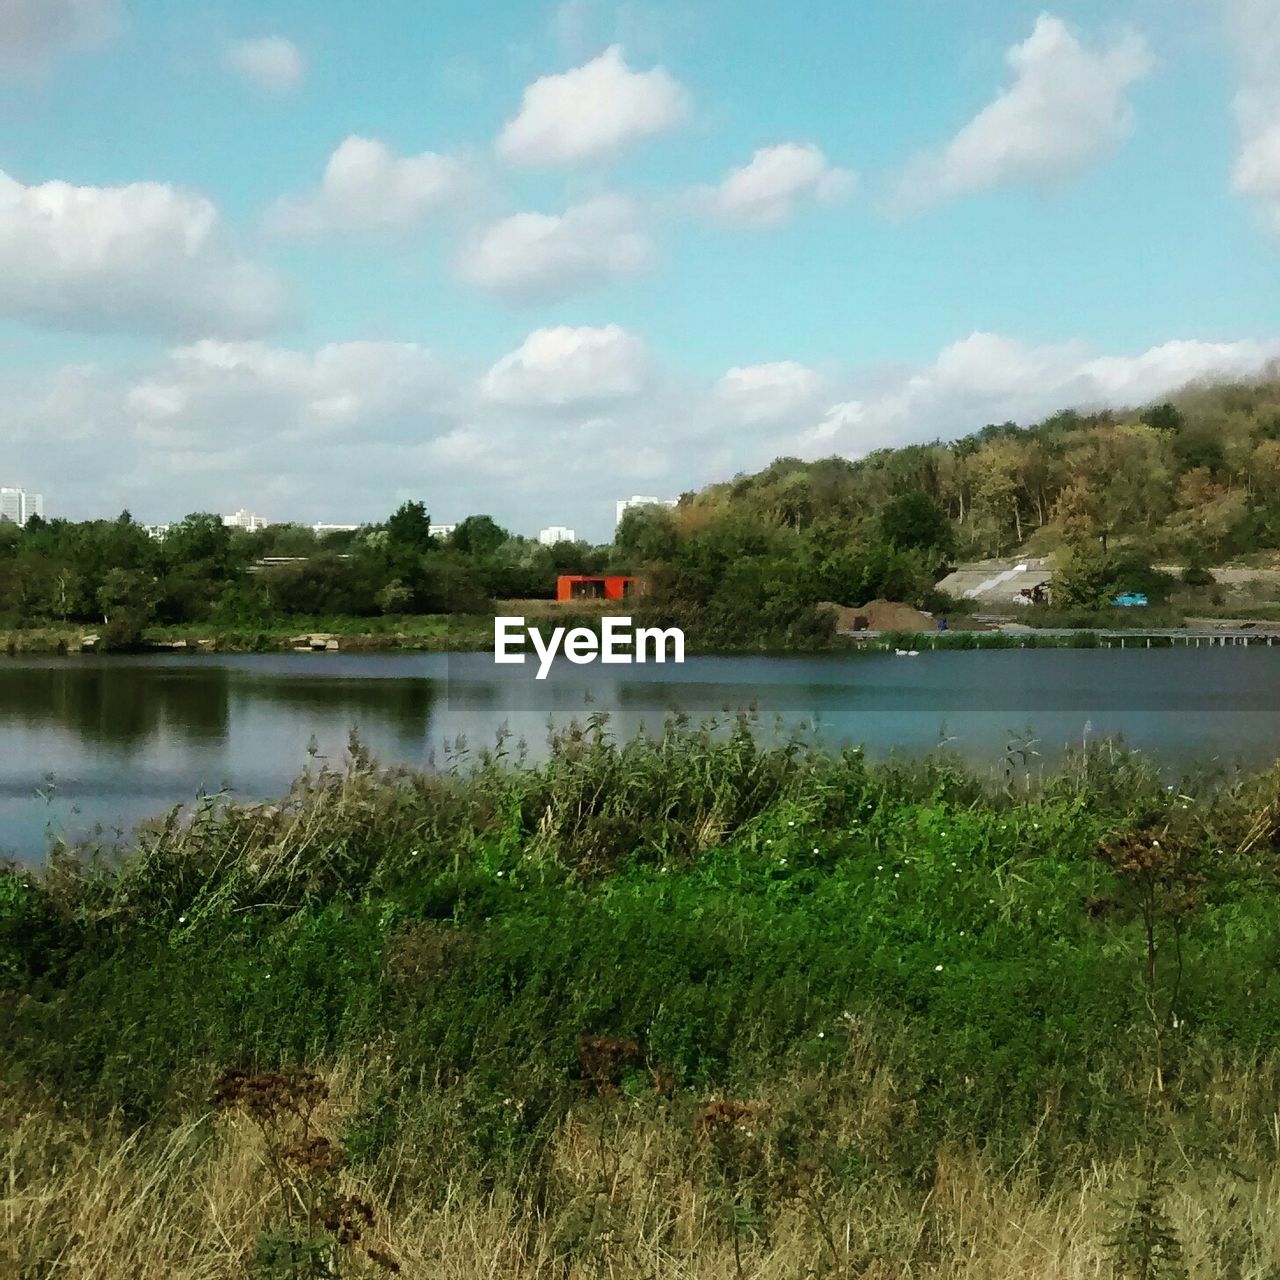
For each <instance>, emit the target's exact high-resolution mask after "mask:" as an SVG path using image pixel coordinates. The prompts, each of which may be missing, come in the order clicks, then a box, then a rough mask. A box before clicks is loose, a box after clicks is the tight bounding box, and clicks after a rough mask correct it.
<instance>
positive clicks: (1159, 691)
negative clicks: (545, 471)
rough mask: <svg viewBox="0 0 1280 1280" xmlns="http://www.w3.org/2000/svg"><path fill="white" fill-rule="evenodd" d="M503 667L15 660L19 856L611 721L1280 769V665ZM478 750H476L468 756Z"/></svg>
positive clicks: (982, 655)
mask: <svg viewBox="0 0 1280 1280" xmlns="http://www.w3.org/2000/svg"><path fill="white" fill-rule="evenodd" d="M532 674H533V668H532V667H529V666H526V667H495V665H494V663H493V660H492V657H491V655H489V654H485V653H478V654H412V655H403V654H395V655H392V654H378V655H369V654H359V655H356V654H340V653H339V654H281V655H244V656H198V657H197V656H185V655H183V656H178V655H175V656H172V657H156V656H146V657H136V658H129V657H118V658H109V657H75V658H60V659H59V658H49V659H40V658H30V659H28V658H3V659H0V853H3V854H8V855H16V856H17V857H19V858H20V859H22V860H34V859H36V858H38V857H39V856H41V854H42V853H43V851H44V850H45V849H46V848H47V847H48V842H49V839H50V838H51V837H55V836H56V837H65V838H72V839H78V838H81V837H83V836H85V835H86V834H89V833H92V832H94V831H95V830H97V831H99V832H101V833H102V838H105V839H107V840H108V841H110V840H113V839H115V838H117V835H118V833H124V832H127V831H128V830H129V829H131V828H132V827H133V826H134V825H135V824H136V823H137V822H139V821H141V820H142V819H144V818H147V817H151V816H154V815H156V814H158V813H161V812H163V811H165V810H166V809H168V808H170V807H171V806H173V805H175V804H179V803H184V802H187V801H190V800H191V799H192V798H194V797H195V796H196V795H197V794H198V793H200V792H204V793H212V792H222V791H225V792H228V793H231V794H233V795H236V796H239V797H242V798H267V797H271V796H275V795H279V794H281V793H282V792H283V791H284V790H285V789H286V788H287V787H288V785H289V782H290V780H291V779H292V778H293V777H294V776H296V774H297V773H298V772H299V771H300V770H302V769H303V768H304V767H305V766H306V765H307V764H308V761H309V760H316V759H318V758H320V759H323V760H326V761H328V762H331V763H334V764H340V763H341V762H342V760H343V758H344V755H345V752H346V747H347V743H348V741H349V737H350V734H351V733H352V732H353V731H354V732H356V733H358V735H359V737H360V739H361V741H362V742H363V743H364V744H365V745H366V746H367V747H368V748H369V749H370V750H371V751H372V752H373V754H374V755H375V756H376V757H378V758H379V759H381V760H383V761H386V762H396V763H405V764H411V765H420V766H423V767H441V766H443V765H444V764H445V763H447V762H448V759H449V756H450V754H457V752H458V750H459V749H460V746H461V747H462V748H464V749H465V750H469V751H471V752H474V751H476V750H478V749H480V748H482V747H485V746H489V745H492V744H493V742H494V741H495V738H496V735H497V734H498V732H499V730H500V728H501V727H502V726H504V725H505V726H507V727H508V728H509V729H510V731H511V733H512V734H513V735H514V737H515V738H516V739H521V738H522V739H523V740H524V741H525V742H526V744H527V747H528V750H529V753H530V755H532V756H536V755H538V754H539V752H545V750H546V735H547V726H548V723H549V722H554V723H557V724H564V723H566V722H568V721H570V720H572V719H574V718H577V719H579V720H582V719H585V718H586V717H587V716H590V715H592V714H594V713H599V712H608V713H609V715H610V717H611V725H612V727H613V729H614V731H616V732H617V733H620V734H629V733H631V732H634V731H635V730H636V729H637V728H639V727H640V726H642V725H643V726H647V727H650V728H654V727H657V726H659V725H660V724H661V722H662V720H663V717H664V715H665V714H666V713H668V712H669V711H675V710H678V711H683V712H685V713H687V714H689V715H690V716H692V717H694V718H695V719H701V718H704V717H707V716H713V715H718V714H722V713H723V712H724V711H725V710H726V709H727V710H729V711H735V710H739V709H743V708H747V707H748V706H751V705H754V706H755V707H756V708H757V709H758V713H759V716H760V723H761V732H762V733H765V734H767V735H770V736H772V735H775V734H781V733H786V732H791V731H799V732H801V733H803V734H804V735H805V736H806V737H809V738H816V739H818V740H820V741H821V742H823V743H825V744H827V745H830V746H832V747H840V746H845V745H862V746H865V747H866V748H867V750H868V751H869V752H870V753H872V754H874V755H884V754H887V753H888V752H890V751H893V750H899V751H905V752H910V753H923V752H926V751H929V750H932V749H935V748H937V747H938V746H939V745H940V744H945V745H946V746H947V747H948V748H949V749H950V750H952V751H955V752H958V753H959V754H961V755H963V756H964V757H966V758H967V759H969V760H971V761H973V762H974V763H976V764H978V765H980V766H986V767H993V768H1003V767H1005V765H1006V762H1008V761H1010V760H1011V761H1013V762H1014V763H1015V764H1017V765H1018V766H1019V767H1022V766H1023V765H1026V766H1027V767H1030V768H1033V769H1040V768H1045V767H1051V766H1052V764H1053V763H1054V761H1055V760H1056V759H1058V758H1060V756H1061V753H1062V751H1063V750H1064V749H1065V748H1066V747H1067V746H1069V745H1076V744H1079V743H1080V742H1081V741H1083V740H1084V739H1085V738H1086V737H1087V738H1089V739H1090V740H1097V739H1100V738H1104V737H1121V738H1123V740H1124V741H1125V742H1126V743H1128V744H1129V745H1131V746H1134V747H1138V748H1141V749H1143V750H1145V751H1147V752H1149V753H1151V754H1152V755H1153V756H1154V757H1155V758H1156V759H1157V760H1158V761H1159V762H1160V764H1161V765H1162V767H1164V768H1166V769H1167V770H1168V771H1169V772H1170V773H1171V775H1176V774H1177V773H1178V771H1180V770H1183V769H1186V768H1190V767H1193V766H1200V765H1204V764H1212V765H1217V766H1220V767H1223V768H1227V769H1235V768H1238V767H1244V768H1256V767H1259V766H1262V765H1265V764H1267V763H1269V762H1271V761H1272V760H1274V759H1276V758H1277V757H1278V756H1280V648H1265V647H1253V648H1233V647H1227V648H1213V649H1209V648H1205V649H1184V648H1179V649H1153V650H1150V651H1146V650H1133V649H1129V650H1127V651H1119V650H1083V649H1081V650H1074V649H1059V650H989V651H974V652H940V653H929V652H926V653H923V654H921V655H920V656H919V657H915V658H908V657H897V656H895V655H893V654H886V653H866V654H842V655H822V656H802V657H701V658H691V659H690V660H689V661H688V662H687V663H685V664H684V665H683V666H680V667H676V666H666V667H660V666H654V665H650V666H644V667H624V668H618V667H612V668H602V667H600V666H596V665H592V666H583V667H575V666H571V665H569V664H565V663H562V664H560V665H559V666H558V667H557V668H556V669H555V671H554V672H553V674H552V676H551V678H550V679H549V680H547V681H546V682H537V681H535V680H534V679H533V678H532ZM459 740H461V743H460V742H459Z"/></svg>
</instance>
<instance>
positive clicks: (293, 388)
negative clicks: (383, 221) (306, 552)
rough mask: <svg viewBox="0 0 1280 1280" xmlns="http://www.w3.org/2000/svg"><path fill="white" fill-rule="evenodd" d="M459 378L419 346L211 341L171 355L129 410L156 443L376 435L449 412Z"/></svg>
mask: <svg viewBox="0 0 1280 1280" xmlns="http://www.w3.org/2000/svg"><path fill="white" fill-rule="evenodd" d="M452 382H453V378H452V375H451V374H450V372H449V371H448V369H447V367H446V366H445V365H444V364H443V363H442V362H441V361H440V360H438V359H437V358H436V357H435V356H434V355H433V354H432V353H431V352H429V351H427V350H425V349H424V348H422V347H419V346H417V345H415V344H412V343H393V342H345V343H333V344H330V345H328V346H324V347H321V348H319V349H318V350H317V351H315V352H313V353H309V352H304V351H294V350H289V349H285V348H280V347H273V346H268V345H266V344H264V343H260V342H223V341H214V340H204V341H201V342H197V343H194V344H192V345H191V346H188V347H181V348H178V349H176V350H174V351H172V352H170V353H169V355H168V357H167V359H166V361H165V363H164V365H163V367H162V368H160V369H159V370H157V371H155V372H154V373H153V374H152V375H150V376H149V377H146V378H144V379H142V380H140V381H138V382H136V383H135V384H134V385H133V386H132V387H131V388H130V389H129V391H128V393H127V395H126V405H127V407H128V410H129V413H130V415H131V416H132V418H133V421H134V423H135V425H136V426H138V427H139V428H140V429H142V430H143V431H144V433H145V438H146V439H147V440H148V442H150V443H161V442H166V443H168V445H169V446H170V447H172V445H173V443H174V442H175V440H177V439H183V440H191V441H192V442H199V441H201V440H208V439H210V438H211V437H216V438H217V439H218V440H219V441H220V442H226V441H228V440H235V439H236V438H237V437H239V438H240V439H242V440H250V441H251V440H253V439H256V438H260V437H264V436H269V437H271V438H274V439H276V440H291V441H302V442H306V443H308V444H314V443H317V442H321V441H323V439H324V438H325V437H327V436H334V435H338V436H343V437H344V438H346V439H348V440H350V439H353V438H355V437H356V436H359V437H361V438H366V437H368V436H370V435H372V436H374V437H376V436H377V435H378V434H379V433H380V432H382V431H385V429H386V424H387V422H388V421H389V420H395V419H397V418H398V417H399V416H401V415H406V414H407V415H409V416H411V417H413V418H415V419H418V418H425V417H427V416H429V415H430V414H431V413H432V412H433V411H439V410H442V409H443V407H444V406H446V405H447V404H448V402H449V398H450V396H451V395H452Z"/></svg>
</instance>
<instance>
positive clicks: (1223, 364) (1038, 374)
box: [793, 333, 1280, 457]
mask: <svg viewBox="0 0 1280 1280" xmlns="http://www.w3.org/2000/svg"><path fill="white" fill-rule="evenodd" d="M1277 359H1280V340H1273V341H1269V342H1261V341H1242V342H1205V341H1198V340H1190V339H1185V340H1175V341H1171V342H1166V343H1163V344H1162V345H1160V346H1156V347H1151V348H1149V349H1148V350H1146V351H1143V352H1140V353H1138V354H1137V355H1130V356H1125V355H1120V356H1114V355H1095V354H1093V353H1091V352H1090V351H1089V350H1088V348H1087V347H1086V346H1085V345H1084V344H1083V343H1079V342H1064V343H1051V344H1044V345H1032V344H1028V343H1023V342H1019V341H1017V340H1016V339H1013V338H1008V337H1002V336H1000V335H998V334H992V333H974V334H971V335H970V336H969V337H967V338H964V339H962V340H961V341H959V342H955V343H952V344H951V345H950V346H948V347H946V348H944V349H943V350H942V351H941V352H940V353H939V354H938V356H937V358H936V360H935V361H934V362H933V363H932V364H931V365H929V366H927V367H925V368H923V369H920V370H917V371H915V372H909V373H907V374H905V375H900V376H896V377H891V378H889V379H887V380H880V385H879V386H875V387H867V388H866V389H865V393H864V394H863V395H862V396H861V398H859V399H856V400H846V401H843V402H841V403H839V404H836V405H834V406H833V407H832V408H831V409H829V410H828V411H827V412H826V414H825V415H824V416H823V417H822V418H821V419H820V420H819V421H818V422H817V423H816V424H814V425H812V426H809V427H806V428H805V429H804V430H802V431H801V432H799V433H798V434H797V436H796V437H795V439H794V442H793V447H794V449H795V451H796V452H798V453H801V454H803V455H804V456H809V457H816V456H820V455H824V454H830V453H832V452H839V453H844V454H849V455H855V456H856V455H859V454H862V453H866V452H868V451H869V450H871V449H876V448H881V447H884V446H886V445H901V444H910V443H918V442H921V441H927V440H930V439H934V438H937V437H939V436H940V437H942V438H944V439H949V438H954V437H955V436H958V435H961V434H965V433H967V432H970V431H974V430H976V429H978V428H979V427H981V426H983V425H984V424H986V423H988V422H1005V421H1012V422H1017V423H1020V424H1023V425H1026V424H1028V423H1031V422H1034V421H1038V420H1039V419H1041V418H1044V417H1046V416H1047V415H1049V414H1051V413H1054V412H1056V411H1057V410H1059V409H1064V408H1078V409H1097V408H1104V407H1108V406H1111V407H1121V408H1122V407H1131V406H1135V405H1141V404H1145V403H1147V402H1149V401H1151V400H1156V399H1159V398H1160V397H1163V396H1167V395H1170V394H1172V393H1173V392H1175V391H1178V390H1180V389H1181V388H1182V387H1184V386H1186V385H1187V384H1188V383H1191V382H1194V381H1197V380H1200V379H1206V378H1214V377H1247V376H1251V375H1254V374H1257V373H1259V372H1261V371H1263V370H1265V369H1266V368H1268V366H1269V365H1270V364H1271V362H1272V361H1274V360H1277Z"/></svg>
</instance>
